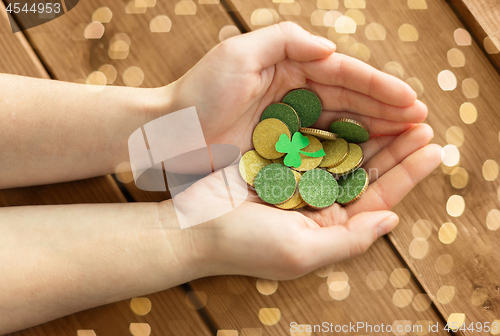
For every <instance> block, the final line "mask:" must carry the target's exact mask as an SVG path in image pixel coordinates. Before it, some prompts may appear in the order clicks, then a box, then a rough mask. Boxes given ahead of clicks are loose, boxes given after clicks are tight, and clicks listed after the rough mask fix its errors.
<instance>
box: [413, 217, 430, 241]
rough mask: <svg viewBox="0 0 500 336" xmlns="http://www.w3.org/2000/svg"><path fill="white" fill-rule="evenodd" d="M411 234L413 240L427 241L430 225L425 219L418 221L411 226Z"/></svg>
mask: <svg viewBox="0 0 500 336" xmlns="http://www.w3.org/2000/svg"><path fill="white" fill-rule="evenodd" d="M411 233H412V234H413V237H415V238H422V239H429V237H430V236H431V234H432V224H431V223H430V222H429V221H428V220H425V219H419V220H418V221H416V222H415V224H413V227H412V230H411Z"/></svg>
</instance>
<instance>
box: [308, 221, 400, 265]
mask: <svg viewBox="0 0 500 336" xmlns="http://www.w3.org/2000/svg"><path fill="white" fill-rule="evenodd" d="M397 224H398V216H397V215H396V214H395V213H393V212H391V211H374V212H363V213H360V214H358V215H356V216H353V217H352V218H350V219H349V221H348V222H347V223H346V225H336V226H328V227H320V228H315V229H311V230H308V231H307V232H308V234H307V235H304V242H305V244H306V246H308V247H306V248H303V251H304V253H305V254H307V256H308V258H309V260H311V263H312V264H313V265H312V266H314V268H318V267H321V266H323V265H326V264H331V263H334V262H337V261H340V260H344V259H347V258H351V257H354V256H356V255H359V254H361V253H363V252H364V251H366V250H367V249H368V247H369V246H370V245H371V244H372V243H373V242H374V241H375V240H376V239H377V238H378V237H380V236H382V235H384V234H386V233H388V232H389V231H391V230H392V229H393V228H394V227H395V226H396V225H397Z"/></svg>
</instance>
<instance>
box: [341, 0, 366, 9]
mask: <svg viewBox="0 0 500 336" xmlns="http://www.w3.org/2000/svg"><path fill="white" fill-rule="evenodd" d="M344 7H345V8H359V9H362V8H366V1H365V0H344Z"/></svg>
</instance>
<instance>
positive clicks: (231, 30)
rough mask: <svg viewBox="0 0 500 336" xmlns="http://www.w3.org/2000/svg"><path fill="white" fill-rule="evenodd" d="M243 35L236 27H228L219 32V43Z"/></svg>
mask: <svg viewBox="0 0 500 336" xmlns="http://www.w3.org/2000/svg"><path fill="white" fill-rule="evenodd" d="M237 35H241V31H240V30H239V29H238V27H236V26H235V25H226V26H224V27H222V28H221V30H220V32H219V41H221V42H222V41H225V40H227V39H228V38H231V37H233V36H237Z"/></svg>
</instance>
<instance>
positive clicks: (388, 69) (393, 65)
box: [382, 61, 405, 79]
mask: <svg viewBox="0 0 500 336" xmlns="http://www.w3.org/2000/svg"><path fill="white" fill-rule="evenodd" d="M382 71H383V72H385V73H388V74H389V75H393V76H394V77H397V78H399V79H403V78H404V76H405V70H404V68H403V66H402V65H401V63H399V62H396V61H390V62H387V63H385V64H384V67H383V68H382Z"/></svg>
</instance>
